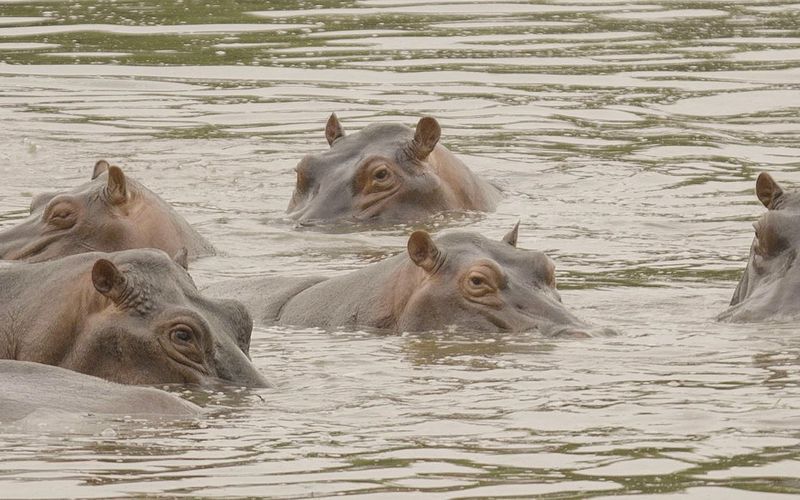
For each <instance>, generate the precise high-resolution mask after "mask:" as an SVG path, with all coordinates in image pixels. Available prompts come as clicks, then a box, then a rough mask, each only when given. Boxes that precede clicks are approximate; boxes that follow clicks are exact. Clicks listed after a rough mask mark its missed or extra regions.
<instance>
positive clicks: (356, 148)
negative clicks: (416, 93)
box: [305, 123, 414, 171]
mask: <svg viewBox="0 0 800 500" xmlns="http://www.w3.org/2000/svg"><path fill="white" fill-rule="evenodd" d="M413 138H414V131H413V130H412V129H410V128H409V127H406V126H405V125H401V124H398V123H377V124H373V125H369V126H367V127H365V128H364V129H362V130H360V131H359V132H356V133H355V134H352V135H346V136H344V137H342V138H341V139H339V140H338V141H336V142H335V143H334V144H333V146H332V147H331V148H330V149H329V150H328V151H325V152H323V153H318V154H313V155H309V156H307V157H306V162H305V163H306V165H307V166H308V168H310V169H311V170H312V171H314V170H317V169H324V168H332V167H337V166H338V167H355V166H356V164H357V163H358V162H359V161H360V160H362V159H365V158H369V157H371V156H385V157H388V158H391V159H397V157H398V154H399V153H402V152H403V151H404V149H403V146H405V145H406V144H408V142H409V141H411V140H412V139H413Z"/></svg>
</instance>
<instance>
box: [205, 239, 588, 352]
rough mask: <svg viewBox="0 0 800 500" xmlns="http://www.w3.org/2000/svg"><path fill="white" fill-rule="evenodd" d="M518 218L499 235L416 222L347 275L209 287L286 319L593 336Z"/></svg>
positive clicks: (259, 314) (272, 319)
mask: <svg viewBox="0 0 800 500" xmlns="http://www.w3.org/2000/svg"><path fill="white" fill-rule="evenodd" d="M517 227H518V226H517ZM517 227H515V228H514V229H513V230H512V231H511V232H509V233H508V234H507V235H506V236H505V237H504V238H503V240H502V241H492V240H489V239H487V238H485V237H483V236H481V235H478V234H474V233H468V232H450V233H445V234H442V235H441V236H438V237H437V238H436V239H435V240H434V239H432V238H431V236H430V235H429V234H428V233H426V232H425V231H415V232H414V233H413V234H411V236H410V238H409V239H408V245H407V249H408V252H407V253H402V254H399V255H396V256H394V257H390V258H388V259H386V260H384V261H382V262H378V263H375V264H372V265H369V266H367V267H365V268H364V269H361V270H359V271H355V272H352V273H350V274H347V275H344V276H340V277H335V278H330V279H325V278H318V277H314V278H286V277H284V278H270V277H265V278H253V279H249V280H237V281H226V282H223V283H218V284H215V285H212V286H211V287H209V289H208V290H207V291H208V293H210V294H211V295H216V296H230V297H232V298H236V299H238V300H240V301H242V302H243V303H244V304H245V305H247V306H248V307H249V308H250V310H251V311H252V312H253V314H254V316H255V317H256V319H257V320H261V321H264V322H266V323H272V324H279V325H297V326H313V327H322V328H336V327H348V328H375V329H380V330H385V331H390V332H394V333H400V332H407V331H412V332H413V331H427V330H442V329H450V328H458V329H464V330H469V331H479V332H497V331H509V332H519V331H530V330H536V331H539V332H541V333H543V334H545V335H548V336H576V337H585V336H588V334H587V333H586V328H587V325H586V323H584V322H582V321H581V320H579V319H577V318H576V317H575V316H573V315H572V314H571V313H570V312H569V311H568V310H567V309H566V308H565V307H564V306H563V305H562V303H561V299H560V297H559V294H558V292H557V291H556V282H555V265H554V264H553V261H552V260H550V259H549V258H548V257H547V256H546V255H545V254H543V253H541V252H536V251H532V250H522V249H519V248H516V242H517Z"/></svg>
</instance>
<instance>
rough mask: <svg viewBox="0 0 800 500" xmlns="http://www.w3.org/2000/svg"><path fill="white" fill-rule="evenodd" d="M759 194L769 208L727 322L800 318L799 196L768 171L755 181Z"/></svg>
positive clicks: (758, 224)
mask: <svg viewBox="0 0 800 500" xmlns="http://www.w3.org/2000/svg"><path fill="white" fill-rule="evenodd" d="M756 196H757V197H758V199H759V201H761V203H762V204H763V205H764V206H765V207H766V208H767V212H766V213H764V214H763V215H762V216H761V217H760V218H759V219H758V221H756V222H755V223H754V224H753V227H754V229H755V237H754V238H753V243H752V244H751V245H750V255H749V257H748V259H747V266H746V267H745V270H744V273H743V274H742V278H741V279H740V280H739V284H738V285H737V286H736V290H735V291H734V293H733V297H732V298H731V307H730V308H729V309H728V310H727V311H725V312H723V313H722V314H720V315H719V319H720V320H723V321H733V322H757V321H782V320H791V319H797V318H798V317H800V309H798V307H797V298H798V297H799V296H800V262H798V261H797V254H798V251H800V195H799V194H798V193H787V192H785V191H784V190H783V188H781V187H780V186H779V185H778V183H777V182H775V180H774V179H773V178H772V177H771V176H770V175H769V174H767V173H761V174H760V175H759V176H758V179H757V181H756Z"/></svg>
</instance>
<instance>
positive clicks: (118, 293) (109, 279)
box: [92, 259, 126, 303]
mask: <svg viewBox="0 0 800 500" xmlns="http://www.w3.org/2000/svg"><path fill="white" fill-rule="evenodd" d="M125 281H126V280H125V275H124V274H122V273H121V272H120V270H119V269H117V266H115V265H114V263H113V262H111V261H110V260H106V259H100V260H98V261H97V262H95V263H94V267H92V283H93V284H94V288H95V290H97V291H98V292H100V293H102V294H103V295H105V296H106V297H108V298H109V299H111V300H113V301H114V303H118V302H119V299H120V298H121V297H122V293H123V292H124V291H125Z"/></svg>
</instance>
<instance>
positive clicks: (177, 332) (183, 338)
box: [170, 325, 194, 344]
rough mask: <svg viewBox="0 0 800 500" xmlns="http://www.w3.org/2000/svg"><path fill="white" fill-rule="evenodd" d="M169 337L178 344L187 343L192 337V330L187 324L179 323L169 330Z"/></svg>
mask: <svg viewBox="0 0 800 500" xmlns="http://www.w3.org/2000/svg"><path fill="white" fill-rule="evenodd" d="M170 337H172V341H173V342H176V343H178V344H188V343H190V342H191V341H192V340H193V339H194V332H193V331H192V329H191V328H189V327H188V326H185V325H181V326H178V327H176V328H175V329H173V330H172V332H170Z"/></svg>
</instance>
